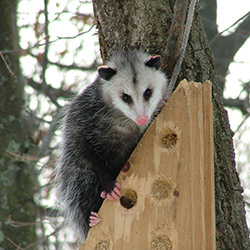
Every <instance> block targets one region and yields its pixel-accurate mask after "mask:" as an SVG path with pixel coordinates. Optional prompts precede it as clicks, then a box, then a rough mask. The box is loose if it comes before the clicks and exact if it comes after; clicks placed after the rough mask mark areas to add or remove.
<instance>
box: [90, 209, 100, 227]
mask: <svg viewBox="0 0 250 250" xmlns="http://www.w3.org/2000/svg"><path fill="white" fill-rule="evenodd" d="M90 214H91V215H90V216H89V226H90V227H93V226H95V225H96V224H98V223H99V222H100V221H101V220H102V219H101V218H100V217H99V215H98V213H96V212H94V211H92V212H91V213H90Z"/></svg>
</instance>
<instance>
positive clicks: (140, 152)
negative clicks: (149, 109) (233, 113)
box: [80, 80, 216, 250]
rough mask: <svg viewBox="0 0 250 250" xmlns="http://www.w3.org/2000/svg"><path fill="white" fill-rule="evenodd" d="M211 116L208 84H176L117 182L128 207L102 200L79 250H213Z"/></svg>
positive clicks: (124, 202) (209, 86)
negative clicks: (174, 89) (92, 225)
mask: <svg viewBox="0 0 250 250" xmlns="http://www.w3.org/2000/svg"><path fill="white" fill-rule="evenodd" d="M212 111H213V110H212V103H211V83H210V82H209V81H206V82H205V83H204V84H200V83H194V82H189V83H188V82H186V81H185V80H184V81H182V82H181V83H180V84H179V87H178V88H177V90H176V91H175V92H174V93H173V95H172V96H171V98H170V100H169V101H168V103H167V104H166V105H165V107H164V109H163V110H162V112H161V114H160V115H159V116H158V117H157V119H156V120H155V121H154V123H153V124H152V125H151V126H150V128H149V129H148V130H147V132H146V133H145V135H144V137H143V138H142V140H141V141H140V142H139V144H138V145H137V147H136V149H135V151H134V152H133V154H132V155H131V157H130V159H129V161H130V169H129V171H127V172H121V173H120V175H119V176H118V181H119V182H120V183H121V185H122V190H121V191H122V196H123V197H122V199H121V200H122V202H123V205H121V202H120V201H119V200H118V201H109V200H105V201H104V203H103V206H102V208H101V209H100V212H99V215H100V217H101V218H102V221H101V222H100V224H98V225H97V226H95V227H94V228H92V229H91V230H90V231H89V235H88V238H87V241H86V243H85V244H84V246H82V247H81V248H80V249H81V250H92V249H114V250H118V249H135V250H137V249H138V250H140V249H169V250H170V249H173V250H183V249H185V250H203V249H208V250H215V249H216V247H215V212H214V211H215V208H214V169H213V161H214V159H213V122H212V117H213V113H212ZM133 203H135V204H134V205H133ZM124 206H126V207H129V206H132V207H131V208H129V209H128V208H126V207H124Z"/></svg>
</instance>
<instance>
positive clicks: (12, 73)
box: [0, 51, 17, 78]
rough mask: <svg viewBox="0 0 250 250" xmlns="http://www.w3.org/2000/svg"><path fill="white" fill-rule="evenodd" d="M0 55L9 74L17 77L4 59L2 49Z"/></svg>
mask: <svg viewBox="0 0 250 250" xmlns="http://www.w3.org/2000/svg"><path fill="white" fill-rule="evenodd" d="M0 56H1V57H2V59H3V62H4V64H5V66H6V67H7V69H8V71H9V72H10V75H11V76H12V77H14V78H17V76H16V75H15V73H14V72H13V71H12V70H11V68H10V66H9V65H8V63H7V61H6V60H5V58H4V56H3V52H2V51H0Z"/></svg>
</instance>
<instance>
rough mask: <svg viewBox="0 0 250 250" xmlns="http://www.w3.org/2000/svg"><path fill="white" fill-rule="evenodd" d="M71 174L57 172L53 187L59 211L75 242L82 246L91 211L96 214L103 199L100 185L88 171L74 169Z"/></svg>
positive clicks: (92, 173)
mask: <svg viewBox="0 0 250 250" xmlns="http://www.w3.org/2000/svg"><path fill="white" fill-rule="evenodd" d="M70 172H71V173H70V174H69V173H67V171H64V172H57V175H56V179H55V186H56V189H57V198H58V202H59V211H60V213H61V215H62V216H64V218H65V225H66V226H69V227H70V228H71V230H72V231H73V234H74V235H75V237H76V238H77V240H78V241H79V242H80V243H81V244H82V243H83V242H84V241H85V239H86V237H87V234H88V231H89V216H90V213H91V211H94V212H98V210H99V208H100V207H101V205H102V202H103V199H102V198H101V197H100V194H101V185H100V182H99V180H98V178H97V177H96V175H95V173H94V172H92V171H91V170H90V169H86V168H85V169H81V170H80V171H79V169H75V171H74V172H73V171H70Z"/></svg>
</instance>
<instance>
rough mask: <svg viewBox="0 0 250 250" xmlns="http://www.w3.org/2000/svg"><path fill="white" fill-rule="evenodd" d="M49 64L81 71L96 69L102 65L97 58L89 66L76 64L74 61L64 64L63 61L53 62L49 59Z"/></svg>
mask: <svg viewBox="0 0 250 250" xmlns="http://www.w3.org/2000/svg"><path fill="white" fill-rule="evenodd" d="M49 64H52V65H55V66H58V67H60V68H65V69H68V70H70V69H76V70H81V71H95V70H96V68H97V67H98V66H100V65H99V64H98V63H97V62H96V60H95V61H94V62H93V63H92V64H91V65H90V66H87V67H85V66H79V65H77V64H74V63H73V64H71V65H65V64H62V63H58V62H51V61H49Z"/></svg>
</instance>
